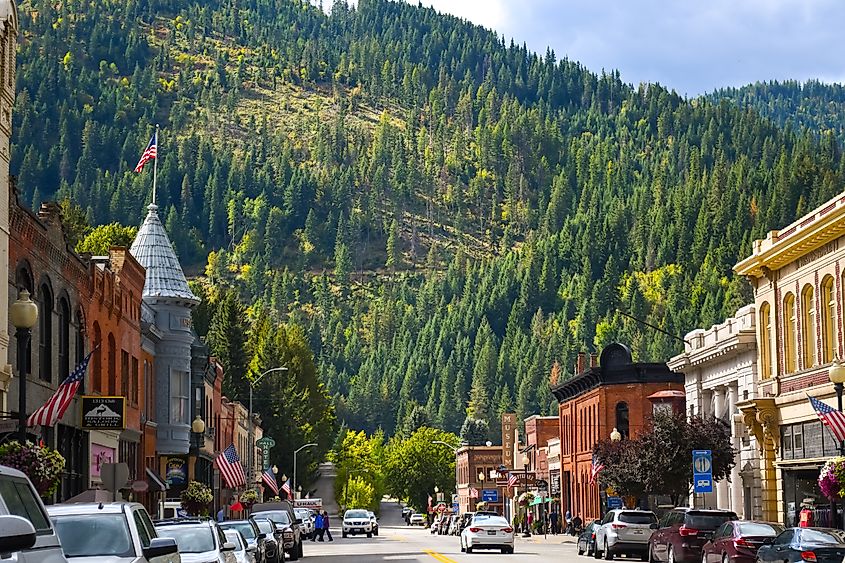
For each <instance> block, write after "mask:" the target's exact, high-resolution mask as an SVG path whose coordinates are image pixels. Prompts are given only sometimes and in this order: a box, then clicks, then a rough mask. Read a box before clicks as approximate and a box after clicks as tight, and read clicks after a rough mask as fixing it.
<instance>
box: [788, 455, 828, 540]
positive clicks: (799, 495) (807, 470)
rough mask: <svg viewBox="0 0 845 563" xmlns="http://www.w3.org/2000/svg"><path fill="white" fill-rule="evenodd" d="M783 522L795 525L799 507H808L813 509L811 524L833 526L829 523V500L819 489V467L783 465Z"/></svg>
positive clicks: (797, 519)
mask: <svg viewBox="0 0 845 563" xmlns="http://www.w3.org/2000/svg"><path fill="white" fill-rule="evenodd" d="M781 469H782V471H783V507H784V513H783V523H784V524H785V525H786V526H797V525H798V521H799V517H800V512H801V509H802V508H804V507H808V508H810V509H811V510H812V511H813V522H812V525H813V526H820V527H825V528H832V527H833V528H835V527H836V526H832V525H831V523H832V522H831V506H830V501H829V500H828V499H827V498H825V496H824V495H823V494H822V492H821V489H819V484H818V478H819V470H820V469H821V466H819V467H807V466H804V467H801V468H800V469H798V468H796V469H790V468H786V467H783V468H781Z"/></svg>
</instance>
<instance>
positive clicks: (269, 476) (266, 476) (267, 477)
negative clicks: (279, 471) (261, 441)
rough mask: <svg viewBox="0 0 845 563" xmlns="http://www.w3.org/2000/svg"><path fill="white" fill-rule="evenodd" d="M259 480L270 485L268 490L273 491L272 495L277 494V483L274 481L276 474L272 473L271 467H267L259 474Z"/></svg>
mask: <svg viewBox="0 0 845 563" xmlns="http://www.w3.org/2000/svg"><path fill="white" fill-rule="evenodd" d="M261 480H262V481H264V483H265V484H266V485H267V486H268V487H270V490H271V491H273V494H274V495H278V494H279V484H278V483H277V482H276V476H275V475H273V470H272V469H270V468H269V467H268V468H267V471H265V472H264V473H262V474H261Z"/></svg>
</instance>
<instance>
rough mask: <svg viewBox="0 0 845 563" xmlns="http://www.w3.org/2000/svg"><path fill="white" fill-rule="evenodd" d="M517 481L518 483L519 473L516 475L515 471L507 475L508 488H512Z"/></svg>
mask: <svg viewBox="0 0 845 563" xmlns="http://www.w3.org/2000/svg"><path fill="white" fill-rule="evenodd" d="M517 483H519V475H517V474H516V473H511V474H510V475H508V488H509V489H510V488H513V486H514V485H516V484H517Z"/></svg>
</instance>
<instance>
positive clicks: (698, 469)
mask: <svg viewBox="0 0 845 563" xmlns="http://www.w3.org/2000/svg"><path fill="white" fill-rule="evenodd" d="M692 485H693V491H694V492H696V493H712V492H713V452H711V451H710V450H693V452H692Z"/></svg>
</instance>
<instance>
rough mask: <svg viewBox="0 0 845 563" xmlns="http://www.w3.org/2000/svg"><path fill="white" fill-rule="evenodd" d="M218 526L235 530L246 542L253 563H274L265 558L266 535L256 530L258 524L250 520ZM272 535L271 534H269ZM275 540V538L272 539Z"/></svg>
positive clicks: (227, 522)
mask: <svg viewBox="0 0 845 563" xmlns="http://www.w3.org/2000/svg"><path fill="white" fill-rule="evenodd" d="M219 526H220V527H221V528H223V529H224V530H237V531H239V532H240V533H241V535H242V536H243V537H244V539H245V540H246V545H247V548H246V550H247V551H248V552H249V553H252V555H253V557H254V558H255V563H275V560H274V559H272V558H269V559H268V558H267V555H266V553H267V546H266V543H267V534H265V533H263V532H262V531H261V530H260V529H259V528H258V523H256V521H255V520H253V519H252V518H249V519H248V520H226V521H225V522H220V523H219ZM271 535H272V534H271ZM273 539H274V540H275V538H273Z"/></svg>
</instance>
